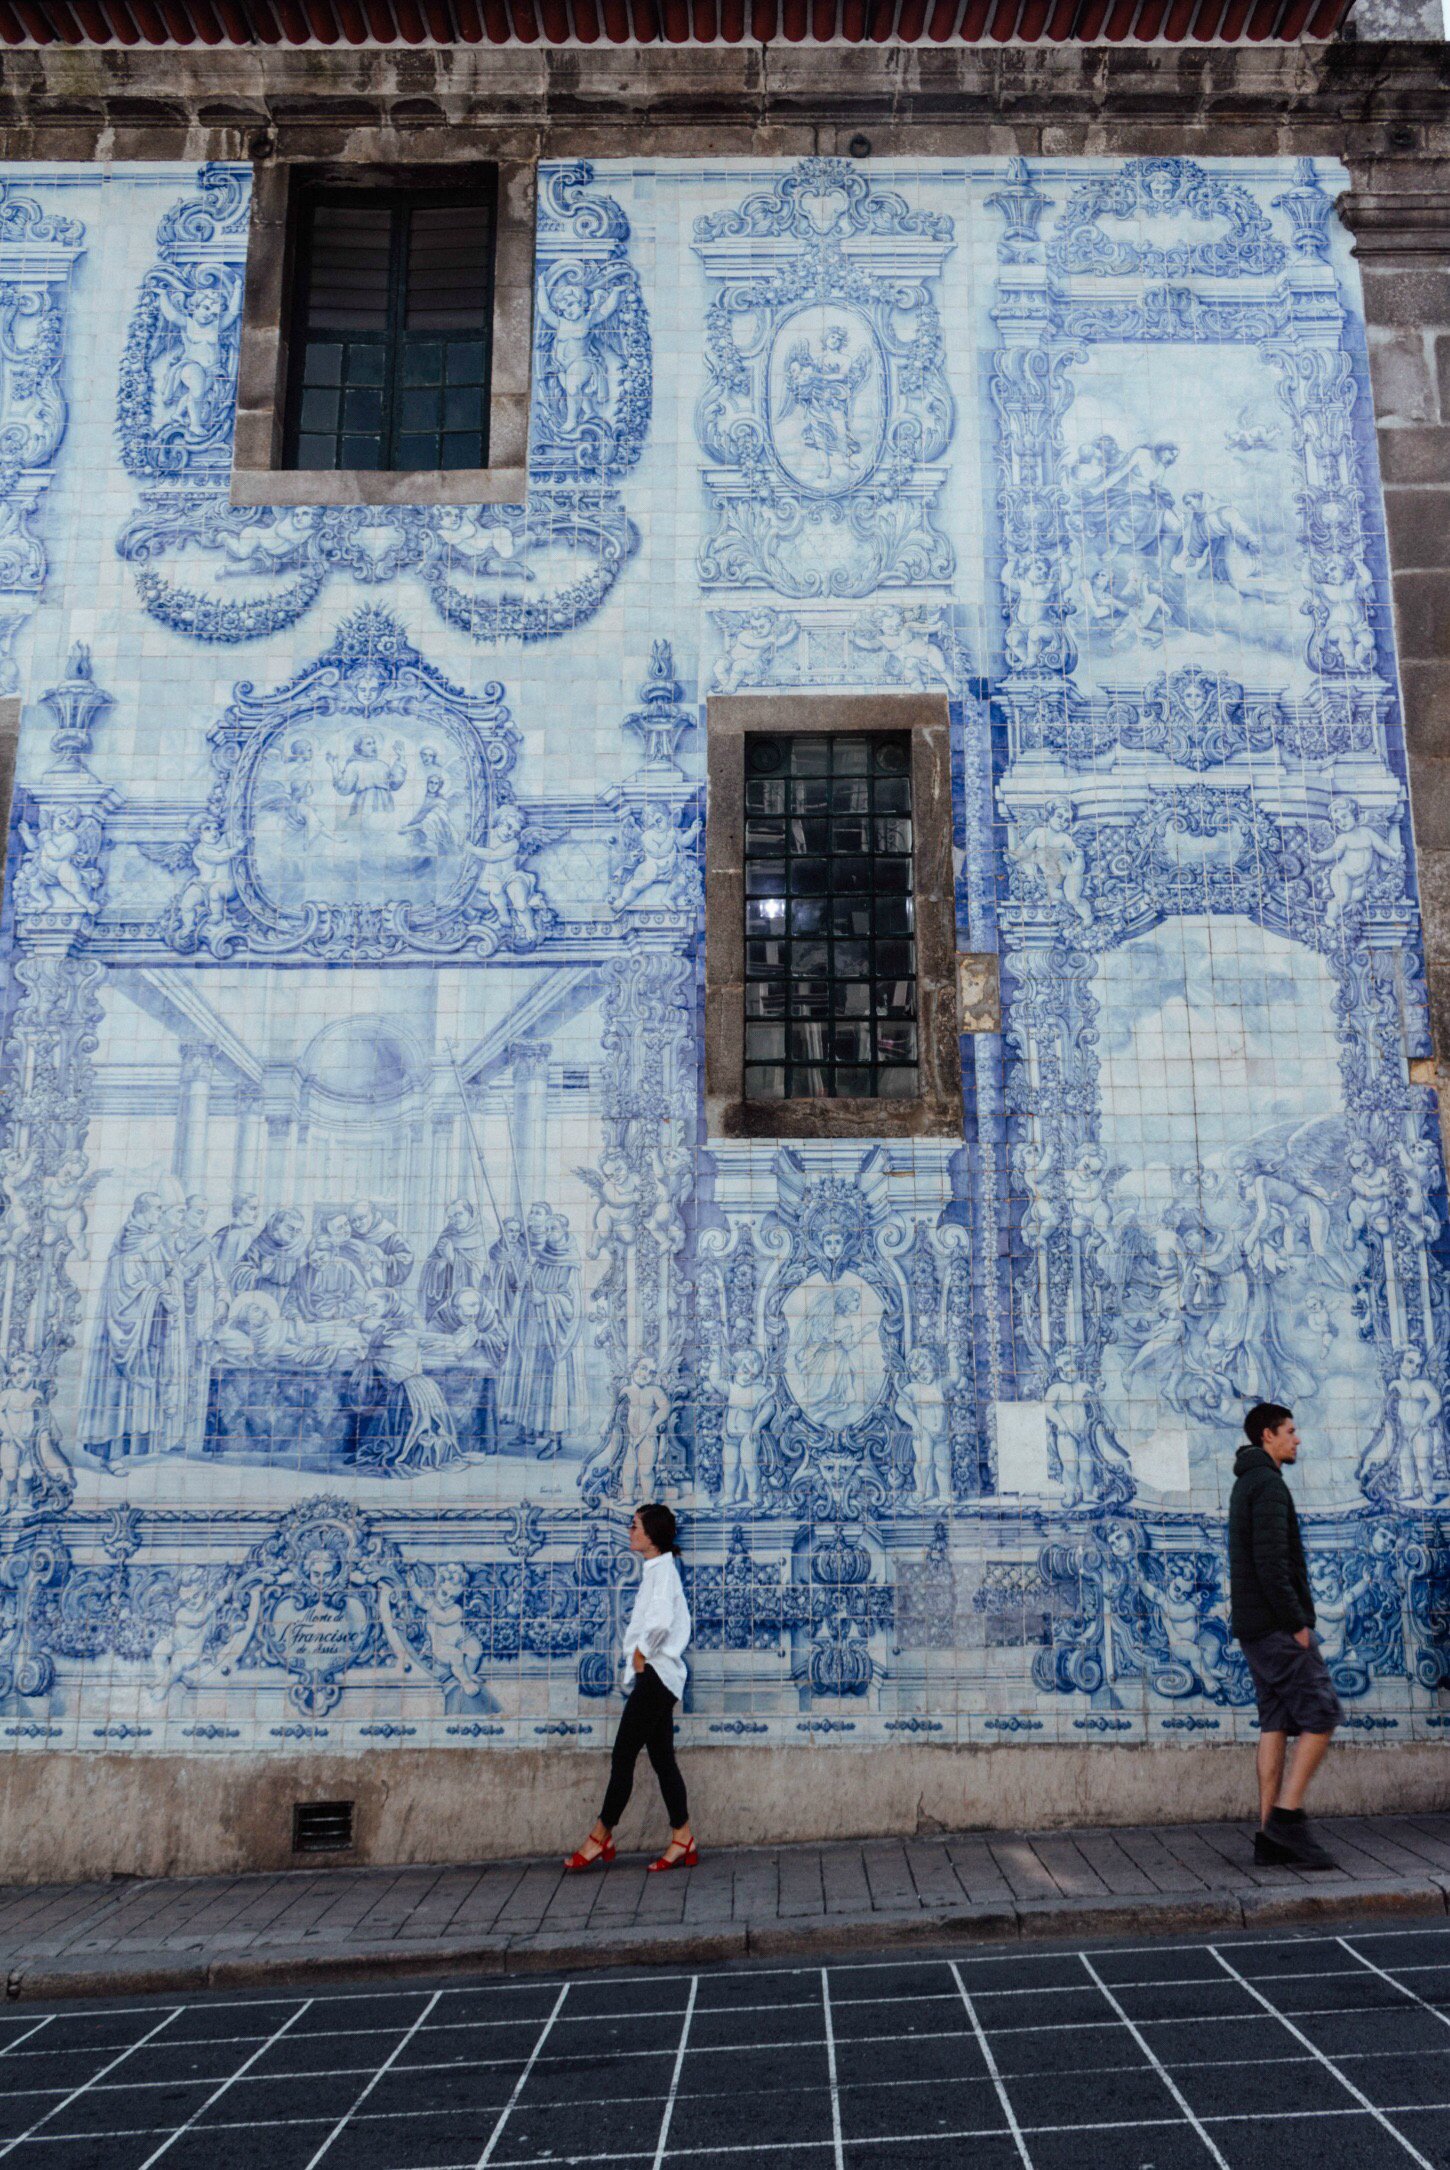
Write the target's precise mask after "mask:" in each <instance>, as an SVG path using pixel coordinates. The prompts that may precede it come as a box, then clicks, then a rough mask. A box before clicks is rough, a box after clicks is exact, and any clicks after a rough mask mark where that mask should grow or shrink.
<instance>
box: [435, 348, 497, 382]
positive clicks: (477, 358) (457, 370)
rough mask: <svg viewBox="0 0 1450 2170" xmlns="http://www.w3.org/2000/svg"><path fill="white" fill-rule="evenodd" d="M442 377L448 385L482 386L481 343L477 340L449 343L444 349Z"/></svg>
mask: <svg viewBox="0 0 1450 2170" xmlns="http://www.w3.org/2000/svg"><path fill="white" fill-rule="evenodd" d="M443 360H444V371H443V373H444V376H445V377H446V378H447V381H448V382H449V383H450V384H482V383H483V381H484V376H485V372H486V367H487V365H486V363H485V360H484V347H483V342H482V341H481V340H478V339H458V340H453V341H450V343H449V345H448V346H447V347H446V348H445V349H444V355H443Z"/></svg>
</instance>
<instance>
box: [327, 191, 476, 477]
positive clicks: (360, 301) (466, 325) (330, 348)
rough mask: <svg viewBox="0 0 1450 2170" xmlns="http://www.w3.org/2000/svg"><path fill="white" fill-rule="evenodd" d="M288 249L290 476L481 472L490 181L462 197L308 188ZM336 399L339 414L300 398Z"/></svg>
mask: <svg viewBox="0 0 1450 2170" xmlns="http://www.w3.org/2000/svg"><path fill="white" fill-rule="evenodd" d="M295 239H296V249H297V283H296V299H295V305H294V314H293V317H292V322H291V325H290V338H291V344H292V347H293V352H294V355H295V357H296V359H295V363H294V374H293V380H292V385H291V388H290V392H289V400H288V417H287V460H288V464H290V465H294V466H305V467H310V468H328V467H340V468H348V467H364V468H370V469H377V468H394V469H398V470H400V471H404V472H407V471H410V470H411V471H415V472H416V471H422V472H429V471H433V470H436V469H438V468H440V467H448V468H453V469H464V468H475V467H484V466H486V465H487V463H488V397H489V394H488V385H489V372H490V341H491V332H492V317H493V242H494V204H493V193H492V182H491V179H490V180H489V181H488V182H486V183H484V184H483V185H479V186H475V185H470V186H469V187H468V188H467V189H463V190H460V189H455V188H448V189H442V190H436V191H429V190H424V189H408V188H398V189H369V188H367V187H365V186H363V187H356V188H353V187H348V188H341V187H339V188H331V189H329V188H307V189H304V190H303V191H302V193H301V204H300V210H299V218H298V226H297V232H296V237H295ZM339 387H345V388H346V392H347V397H346V398H345V399H344V401H343V404H342V407H341V410H340V411H337V410H336V409H335V408H333V409H329V408H327V407H326V406H324V405H322V404H319V403H318V402H317V401H316V400H315V399H310V398H309V395H311V394H314V393H317V392H325V391H329V390H336V389H337V388H339ZM354 395H357V396H354ZM367 440H371V441H370V442H369V441H367Z"/></svg>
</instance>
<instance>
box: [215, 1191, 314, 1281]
mask: <svg viewBox="0 0 1450 2170" xmlns="http://www.w3.org/2000/svg"><path fill="white" fill-rule="evenodd" d="M306 1229H307V1224H306V1222H305V1221H304V1220H303V1218H302V1215H301V1214H300V1213H299V1212H297V1210H296V1209H295V1207H292V1206H283V1207H282V1209H281V1210H280V1212H277V1213H269V1214H268V1216H267V1219H266V1222H265V1225H264V1226H263V1228H262V1231H261V1233H260V1235H257V1236H254V1237H253V1238H252V1241H251V1242H250V1243H249V1244H248V1245H247V1248H246V1250H245V1251H244V1252H243V1253H242V1258H241V1262H240V1264H239V1265H238V1266H237V1267H236V1269H235V1271H234V1273H233V1275H232V1288H233V1291H234V1292H235V1293H236V1294H238V1295H241V1294H245V1293H246V1292H247V1291H248V1290H251V1289H260V1290H262V1291H264V1292H265V1293H266V1294H267V1295H269V1296H272V1297H275V1299H276V1300H277V1302H278V1303H279V1304H280V1303H281V1301H282V1299H283V1298H284V1297H285V1296H286V1294H287V1291H288V1289H289V1288H290V1287H291V1286H292V1282H293V1280H294V1279H295V1277H296V1274H297V1271H298V1268H299V1267H300V1266H301V1264H302V1260H303V1256H304V1254H305V1253H306V1249H307V1234H306Z"/></svg>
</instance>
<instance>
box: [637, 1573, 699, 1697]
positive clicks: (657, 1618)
mask: <svg viewBox="0 0 1450 2170" xmlns="http://www.w3.org/2000/svg"><path fill="white" fill-rule="evenodd" d="M689 1640H690V1608H689V1606H688V1605H687V1604H686V1603H685V1588H684V1584H683V1583H682V1582H681V1581H680V1570H679V1568H678V1567H677V1566H676V1565H675V1555H674V1554H673V1552H662V1553H660V1555H659V1557H658V1558H657V1559H653V1560H646V1561H645V1563H644V1573H643V1574H642V1575H641V1576H640V1578H639V1588H638V1590H636V1592H635V1596H634V1609H633V1611H632V1612H631V1613H630V1616H629V1625H628V1627H627V1628H626V1629H625V1631H624V1672H623V1676H622V1679H621V1682H620V1685H621V1686H622V1687H623V1689H624V1692H625V1694H626V1695H628V1693H629V1691H630V1689H631V1688H632V1687H633V1686H634V1684H635V1681H636V1679H637V1678H638V1675H637V1674H636V1672H635V1669H634V1654H635V1652H636V1650H638V1651H640V1652H641V1653H642V1655H643V1657H644V1661H645V1664H646V1665H649V1666H652V1667H653V1668H654V1670H655V1672H656V1674H657V1675H658V1676H659V1678H660V1680H661V1681H662V1682H663V1683H664V1685H665V1687H667V1688H668V1689H669V1691H670V1694H671V1695H672V1696H674V1697H675V1699H676V1701H678V1700H679V1698H680V1697H681V1696H682V1695H683V1694H684V1692H685V1672H686V1667H685V1648H686V1645H687V1644H688V1642H689Z"/></svg>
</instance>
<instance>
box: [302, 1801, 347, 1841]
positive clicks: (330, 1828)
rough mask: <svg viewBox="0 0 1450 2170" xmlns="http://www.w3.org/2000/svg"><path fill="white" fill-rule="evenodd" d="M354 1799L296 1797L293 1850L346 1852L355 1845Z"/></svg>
mask: <svg viewBox="0 0 1450 2170" xmlns="http://www.w3.org/2000/svg"><path fill="white" fill-rule="evenodd" d="M352 1811H353V1803H352V1802H351V1801H294V1803H293V1804H292V1851H293V1853H294V1854H345V1853H347V1852H348V1851H349V1850H350V1848H351V1846H352Z"/></svg>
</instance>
